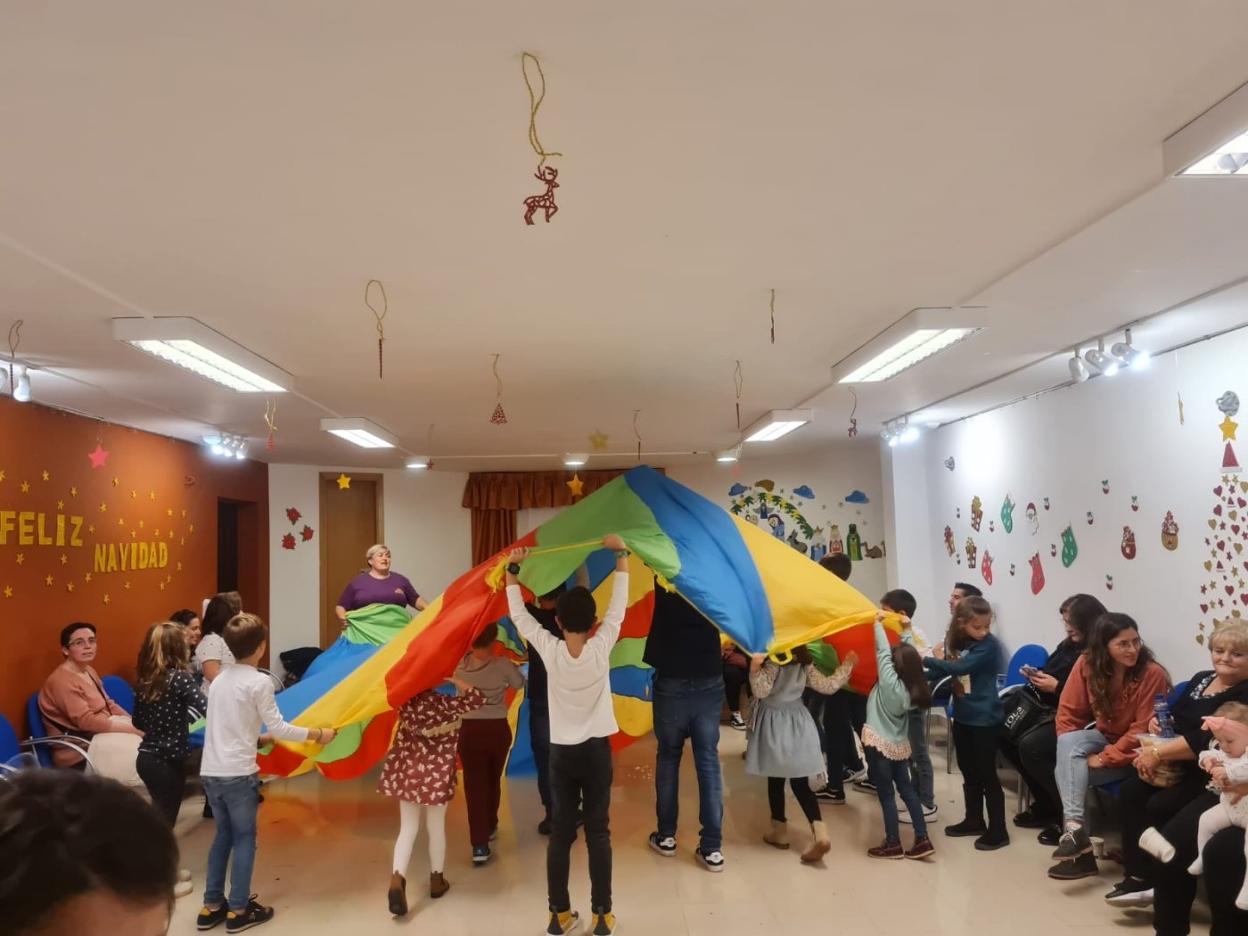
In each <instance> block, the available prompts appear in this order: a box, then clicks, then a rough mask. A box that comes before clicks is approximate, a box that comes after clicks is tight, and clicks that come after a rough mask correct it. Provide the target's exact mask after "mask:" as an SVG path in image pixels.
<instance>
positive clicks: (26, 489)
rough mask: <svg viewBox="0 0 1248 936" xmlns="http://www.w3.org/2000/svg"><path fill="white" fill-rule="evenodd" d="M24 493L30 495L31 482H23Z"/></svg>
mask: <svg viewBox="0 0 1248 936" xmlns="http://www.w3.org/2000/svg"><path fill="white" fill-rule="evenodd" d="M22 493H23V494H29V493H30V482H29V481H23V482H22Z"/></svg>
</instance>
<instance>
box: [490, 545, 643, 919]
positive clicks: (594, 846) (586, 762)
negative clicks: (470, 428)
mask: <svg viewBox="0 0 1248 936" xmlns="http://www.w3.org/2000/svg"><path fill="white" fill-rule="evenodd" d="M602 545H603V546H604V547H606V548H607V549H610V550H613V551H614V552H615V554H616V559H615V580H614V582H613V583H612V586H611V603H610V605H609V607H608V609H607V613H606V615H605V616H604V617H603V619H602V623H601V624H600V625H599V627H598V631H597V633H595V634H594V636H592V637H590V636H589V632H590V630H591V629H592V628H593V626H594V618H595V615H596V608H595V605H594V598H593V595H592V594H590V592H589V589H587V588H581V587H577V588H572V589H569V590H568V591H566V592H564V594H563V595H561V596H560V597H559V602H558V604H557V605H556V607H555V621H556V623H558V625H559V628H560V629H561V630H562V631H563V634H564V639H563V640H559V639H558V638H557V637H554V636H553V635H552V634H550V633H549V632H548V631H546V630H545V629H544V628H543V627H542V626H541V624H539V623H538V622H537V620H535V619H534V617H533V616H532V615H531V614H530V613H529V612H528V610H527V609H526V608H525V606H524V595H523V593H522V592H521V591H520V582H519V579H518V578H517V576H518V575H519V574H520V563H521V562H523V561H524V559H525V557H526V556H527V555H528V550H527V549H516V550H513V551H512V553H511V555H510V556H508V557H507V562H508V565H507V606H508V609H509V612H510V614H511V620H512V622H513V623H514V624H515V625H516V629H517V630H518V631H520V635H521V636H522V637H523V638H524V639H525V640H526V641H528V643H529V646H531V647H532V648H533V649H534V650H536V651H537V653H538V655H539V656H540V657H541V658H542V662H543V663H544V664H545V666H546V673H547V680H548V682H547V698H548V704H549V708H550V791H551V798H552V800H553V805H554V809H553V817H552V823H551V832H550V843H549V845H548V846H547V849H546V886H547V891H548V897H549V901H550V924H549V926H548V927H547V930H546V932H547V933H549V934H550V936H564V934H566V933H568V932H569V931H570V930H572V929H573V928H574V927H575V926H576V924H577V920H578V914H576V913H575V912H574V911H573V910H572V902H571V898H570V897H569V896H568V862H569V858H570V853H571V850H572V843H573V842H574V841H575V840H576V812H577V807H578V805H580V804H582V803H583V804H584V819H585V840H586V844H587V846H588V848H589V878H590V884H591V905H590V906H591V910H592V914H593V918H594V927H593V934H594V936H612V933H613V932H614V930H615V915H614V914H613V913H612V912H611V830H610V825H609V821H608V820H609V812H610V807H611V779H612V765H611V736H612V735H613V734H615V733H616V732H617V731H619V726H618V725H617V724H616V721H615V710H614V708H613V706H612V703H611V681H610V673H611V649H612V648H613V647H614V646H615V642H616V641H617V640H618V639H619V636H620V625H621V624H622V623H623V621H624V611H625V609H626V608H627V605H628V549H627V547H626V546H625V545H624V541H623V540H622V539H620V537H618V536H616V535H614V534H612V535H609V536H604V537H603V539H602Z"/></svg>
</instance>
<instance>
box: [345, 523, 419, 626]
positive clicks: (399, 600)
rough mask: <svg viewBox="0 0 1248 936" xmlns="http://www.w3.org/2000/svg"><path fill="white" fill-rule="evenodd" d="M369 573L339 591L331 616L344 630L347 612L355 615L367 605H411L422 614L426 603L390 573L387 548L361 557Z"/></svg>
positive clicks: (372, 549)
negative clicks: (334, 615) (333, 614)
mask: <svg viewBox="0 0 1248 936" xmlns="http://www.w3.org/2000/svg"><path fill="white" fill-rule="evenodd" d="M364 558H365V560H366V561H367V562H368V571H367V572H361V573H360V574H359V575H357V576H356V577H355V578H353V579H352V580H351V581H350V582H348V583H347V587H346V588H344V589H343V590H342V597H341V598H339V599H338V606H337V607H336V608H334V613H335V614H336V615H338V623H339V624H341V625H342V626H343V627H344V628H345V627H346V626H347V612H348V611H356V610H359V609H360V608H364V607H367V606H368V605H370V604H392V605H398V606H399V607H400V608H406V607H407V606H408V605H411V606H412V607H413V608H415V609H416V610H417V611H423V610H425V608H426V606H427V604H428V603H427V602H426V601H425V599H424V598H422V597H420V595H418V594H417V593H416V589H415V588H413V587H412V583H411V582H409V581H408V579H407V576H404V575H400V574H399V573H398V572H391V571H390V547H389V546H383V545H382V544H381V543H377V544H376V545H375V546H370V547H368V552H366V553H365V554H364Z"/></svg>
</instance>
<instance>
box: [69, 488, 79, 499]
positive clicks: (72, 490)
mask: <svg viewBox="0 0 1248 936" xmlns="http://www.w3.org/2000/svg"><path fill="white" fill-rule="evenodd" d="M69 496H70V497H77V496H78V487H77V485H75V486H74V487H71V488H70V489H69Z"/></svg>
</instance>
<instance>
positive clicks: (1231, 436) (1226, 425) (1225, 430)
mask: <svg viewBox="0 0 1248 936" xmlns="http://www.w3.org/2000/svg"><path fill="white" fill-rule="evenodd" d="M1218 428H1219V429H1221V430H1222V441H1223V442H1234V441H1235V430H1236V429H1238V428H1239V423H1237V422H1235V420H1233V419H1231V417H1230V415H1229V414H1228V415H1227V417H1226V418H1225V419H1223V420H1222V422H1220V423H1218Z"/></svg>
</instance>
